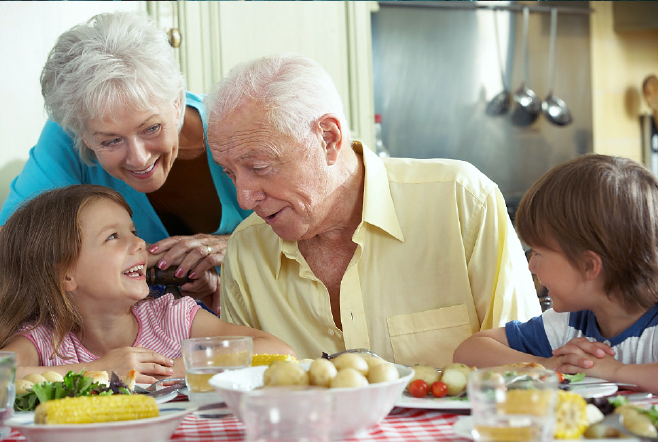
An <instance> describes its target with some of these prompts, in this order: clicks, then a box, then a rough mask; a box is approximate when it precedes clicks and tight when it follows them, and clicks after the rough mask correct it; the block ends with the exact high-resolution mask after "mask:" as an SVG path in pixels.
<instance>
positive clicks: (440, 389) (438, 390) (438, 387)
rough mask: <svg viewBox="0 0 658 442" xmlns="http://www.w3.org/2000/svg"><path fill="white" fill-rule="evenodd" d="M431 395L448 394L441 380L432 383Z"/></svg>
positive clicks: (446, 387)
mask: <svg viewBox="0 0 658 442" xmlns="http://www.w3.org/2000/svg"><path fill="white" fill-rule="evenodd" d="M431 391H432V396H434V397H443V396H445V395H446V394H448V386H447V385H446V384H444V383H443V382H441V381H436V382H435V383H433V384H432V388H431Z"/></svg>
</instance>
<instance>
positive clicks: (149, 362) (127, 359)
mask: <svg viewBox="0 0 658 442" xmlns="http://www.w3.org/2000/svg"><path fill="white" fill-rule="evenodd" d="M90 365H93V366H94V368H96V367H98V369H101V370H106V371H107V372H112V371H115V372H116V373H117V374H118V375H119V376H125V375H126V374H127V373H128V372H129V371H130V370H135V372H136V377H135V382H137V383H138V384H152V383H153V382H155V381H157V380H159V379H162V378H168V377H170V376H171V375H172V374H173V373H174V371H173V367H174V361H173V360H171V359H170V358H168V357H166V356H164V355H161V354H160V353H158V352H156V351H153V350H149V349H147V348H144V347H142V346H141V345H140V346H137V347H120V348H115V349H113V350H110V351H108V352H107V353H105V355H103V357H102V358H99V359H97V360H96V361H94V362H93V363H92V364H90Z"/></svg>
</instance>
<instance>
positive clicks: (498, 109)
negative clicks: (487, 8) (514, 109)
mask: <svg viewBox="0 0 658 442" xmlns="http://www.w3.org/2000/svg"><path fill="white" fill-rule="evenodd" d="M497 14H498V10H497V9H494V11H493V19H494V32H495V33H496V39H495V42H496V54H497V55H498V67H499V68H500V82H501V83H502V85H503V90H502V91H501V92H499V93H498V94H497V95H496V96H495V97H493V98H492V99H491V101H490V102H489V103H487V110H486V112H487V115H491V116H496V115H503V114H506V113H507V112H508V111H509V108H510V101H511V100H512V94H511V93H510V91H509V89H508V88H507V82H506V81H505V70H504V69H503V60H502V54H501V50H500V42H499V41H498V16H497Z"/></svg>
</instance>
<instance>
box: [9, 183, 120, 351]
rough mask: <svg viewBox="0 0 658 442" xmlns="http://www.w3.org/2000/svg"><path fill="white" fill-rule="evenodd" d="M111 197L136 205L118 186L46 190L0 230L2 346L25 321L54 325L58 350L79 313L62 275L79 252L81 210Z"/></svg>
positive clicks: (77, 324) (76, 327)
mask: <svg viewBox="0 0 658 442" xmlns="http://www.w3.org/2000/svg"><path fill="white" fill-rule="evenodd" d="M103 199H107V200H110V201H114V202H116V203H118V204H119V205H121V206H123V207H124V208H125V209H126V210H127V211H128V213H129V214H130V216H132V210H131V209H130V206H129V205H128V203H127V202H126V200H125V199H124V198H123V197H122V196H121V195H120V194H119V193H117V192H116V191H114V190H112V189H109V188H107V187H103V186H97V185H91V184H82V185H73V186H68V187H63V188H59V189H55V190H51V191H47V192H44V193H42V194H40V195H38V196H36V197H35V198H33V199H31V200H29V201H27V202H26V203H24V204H23V205H22V206H21V207H20V208H19V209H18V210H16V212H15V213H14V214H13V215H12V216H11V217H10V218H9V219H8V220H7V222H6V224H5V225H4V227H2V229H0V305H1V306H2V308H1V309H0V347H4V346H6V345H7V344H8V343H9V342H10V341H11V340H12V339H13V338H14V337H15V336H16V334H17V332H18V330H19V329H20V328H21V327H22V326H23V325H24V324H30V325H32V326H34V327H36V326H38V325H44V326H46V327H49V328H50V329H52V330H53V332H54V333H53V338H52V339H53V344H54V347H55V353H57V351H58V349H59V346H60V345H61V343H62V341H63V339H64V337H65V336H66V334H68V333H69V332H74V333H75V332H78V331H80V330H81V318H80V316H79V314H78V312H77V310H76V308H75V306H74V305H73V304H72V303H71V302H70V300H69V298H68V296H67V294H66V291H65V290H64V286H63V284H64V275H65V272H66V271H67V270H69V269H70V268H71V267H73V266H74V265H75V263H76V261H77V259H78V255H79V253H80V246H81V243H82V231H81V228H80V213H81V212H82V210H83V209H84V208H85V207H86V206H88V205H89V204H90V203H92V202H95V201H99V200H103Z"/></svg>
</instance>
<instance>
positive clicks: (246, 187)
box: [234, 176, 265, 210]
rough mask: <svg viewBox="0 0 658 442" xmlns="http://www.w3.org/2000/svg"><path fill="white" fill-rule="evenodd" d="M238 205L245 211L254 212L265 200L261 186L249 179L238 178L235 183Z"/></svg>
mask: <svg viewBox="0 0 658 442" xmlns="http://www.w3.org/2000/svg"><path fill="white" fill-rule="evenodd" d="M234 183H235V189H236V191H237V196H238V204H239V205H240V207H241V208H242V209H244V210H253V209H254V207H256V205H257V204H258V202H259V201H261V200H263V199H264V198H265V193H264V192H263V191H262V190H261V187H260V185H258V183H256V182H254V180H252V179H249V178H247V177H243V176H238V177H236V179H235V181H234Z"/></svg>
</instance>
